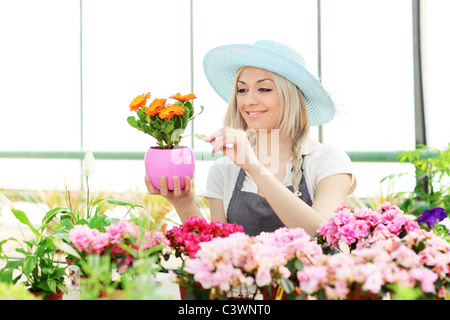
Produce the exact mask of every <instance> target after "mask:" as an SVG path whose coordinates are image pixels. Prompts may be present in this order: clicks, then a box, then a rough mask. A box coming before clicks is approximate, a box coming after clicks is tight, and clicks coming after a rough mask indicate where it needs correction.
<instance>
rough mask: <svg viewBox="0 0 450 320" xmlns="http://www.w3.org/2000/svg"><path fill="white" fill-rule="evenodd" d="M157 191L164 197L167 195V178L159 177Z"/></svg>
mask: <svg viewBox="0 0 450 320" xmlns="http://www.w3.org/2000/svg"><path fill="white" fill-rule="evenodd" d="M159 193H160V195H161V196H163V197H165V198H166V197H168V196H169V188H168V186H167V178H166V177H164V176H163V177H161V178H159Z"/></svg>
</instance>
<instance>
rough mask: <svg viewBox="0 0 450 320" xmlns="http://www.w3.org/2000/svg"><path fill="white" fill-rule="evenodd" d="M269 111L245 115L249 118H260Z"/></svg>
mask: <svg viewBox="0 0 450 320" xmlns="http://www.w3.org/2000/svg"><path fill="white" fill-rule="evenodd" d="M266 112H267V110H263V111H245V113H247V115H248V117H249V118H252V119H253V118H258V117H259V116H262V115H263V114H264V113H266Z"/></svg>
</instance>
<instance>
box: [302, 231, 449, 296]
mask: <svg viewBox="0 0 450 320" xmlns="http://www.w3.org/2000/svg"><path fill="white" fill-rule="evenodd" d="M379 233H381V234H382V235H381V236H377V234H379ZM374 235H375V237H374V238H377V239H378V240H377V241H374V242H372V245H371V246H370V247H361V248H357V249H355V250H353V252H352V254H344V253H338V254H335V255H322V256H321V257H320V259H319V260H318V261H317V262H316V263H315V264H314V266H305V267H304V268H303V270H301V271H299V272H298V273H297V277H298V280H299V284H300V290H301V291H303V292H305V293H307V294H315V295H317V296H318V297H319V299H321V298H322V299H354V298H358V299H361V298H362V297H365V298H370V299H373V298H374V297H379V298H381V297H382V296H384V295H385V294H386V292H388V291H389V290H390V286H391V285H393V284H396V285H398V286H405V287H418V288H420V289H421V291H422V292H423V293H424V294H425V296H424V297H428V298H430V297H437V298H443V296H444V295H445V285H446V282H447V281H448V274H449V271H450V244H449V243H448V242H446V241H445V240H443V239H442V238H440V237H438V236H436V235H435V234H434V233H432V232H428V231H425V230H423V229H420V228H419V229H415V230H412V231H409V232H408V234H407V235H405V236H404V237H403V238H400V237H397V236H394V235H392V234H391V235H389V236H388V237H386V232H385V230H383V229H380V230H376V231H374ZM356 293H358V294H359V296H357V297H356V296H355V294H356ZM362 294H364V296H362Z"/></svg>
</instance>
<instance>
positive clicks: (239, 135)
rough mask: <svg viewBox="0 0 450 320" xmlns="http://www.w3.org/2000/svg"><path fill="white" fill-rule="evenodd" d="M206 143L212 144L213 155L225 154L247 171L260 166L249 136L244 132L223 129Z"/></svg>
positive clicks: (227, 128) (212, 135)
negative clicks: (217, 153)
mask: <svg viewBox="0 0 450 320" xmlns="http://www.w3.org/2000/svg"><path fill="white" fill-rule="evenodd" d="M205 141H206V142H209V143H211V145H212V147H213V150H212V152H213V153H216V152H223V153H224V154H225V155H226V156H227V157H228V158H230V159H231V161H233V162H234V163H235V164H236V165H238V166H239V167H241V168H242V169H244V170H246V171H248V169H250V168H251V167H252V166H254V165H258V164H259V160H258V158H257V157H256V155H255V152H254V150H253V147H252V145H251V143H250V140H249V136H248V134H247V133H246V132H245V131H243V130H238V129H233V128H229V127H223V128H222V129H220V130H217V131H216V132H214V133H213V134H211V135H210V136H209V137H207V138H206V139H205Z"/></svg>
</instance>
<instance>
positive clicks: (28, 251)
mask: <svg viewBox="0 0 450 320" xmlns="http://www.w3.org/2000/svg"><path fill="white" fill-rule="evenodd" d="M11 211H12V212H13V214H14V215H15V217H16V218H17V219H18V220H19V221H20V222H21V223H23V224H25V225H26V226H28V227H29V229H30V230H31V231H32V233H33V234H34V236H35V238H34V239H29V240H24V241H23V243H22V241H19V240H17V239H15V238H9V239H5V240H3V241H1V242H0V258H1V259H3V260H5V261H6V265H5V266H4V268H3V269H1V270H0V280H1V281H3V282H7V283H13V284H16V283H18V282H19V283H20V282H21V281H23V282H24V283H25V286H26V287H27V288H28V289H29V290H30V292H31V293H33V294H35V295H41V296H42V297H43V299H44V300H61V299H62V296H63V294H64V293H67V287H66V285H65V282H64V281H65V274H66V268H67V266H66V264H64V263H61V261H60V260H61V259H60V258H61V255H62V254H61V249H62V250H64V251H66V250H67V252H70V253H72V254H75V255H76V252H74V250H73V249H71V248H70V247H69V246H64V244H63V243H62V242H61V241H58V240H57V239H55V238H53V237H52V236H46V235H45V234H44V231H45V229H46V228H47V226H48V225H42V226H41V227H39V228H35V227H34V226H33V225H32V224H31V222H30V221H29V219H28V217H27V215H26V214H25V213H24V212H23V211H20V210H17V209H14V208H11ZM8 241H15V242H17V243H18V244H19V247H18V248H16V249H15V250H16V252H18V253H19V254H21V255H22V256H21V257H19V258H18V259H14V260H13V259H10V258H9V257H8V255H6V254H5V252H3V250H2V246H3V244H5V243H6V242H8Z"/></svg>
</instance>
